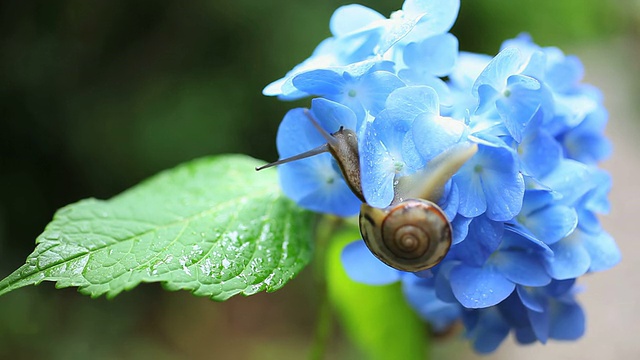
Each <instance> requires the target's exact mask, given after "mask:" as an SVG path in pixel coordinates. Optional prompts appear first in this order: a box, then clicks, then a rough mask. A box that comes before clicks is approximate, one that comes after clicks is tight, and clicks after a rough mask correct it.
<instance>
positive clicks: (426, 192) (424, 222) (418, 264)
mask: <svg viewBox="0 0 640 360" xmlns="http://www.w3.org/2000/svg"><path fill="white" fill-rule="evenodd" d="M305 115H306V116H307V118H308V119H309V120H310V121H311V123H312V124H313V126H314V127H315V128H316V129H317V130H318V131H319V132H320V134H321V135H322V136H323V137H324V138H325V140H326V141H327V143H325V144H323V145H321V146H319V147H317V148H315V149H312V150H309V151H307V152H304V153H302V154H298V155H295V156H292V157H289V158H286V159H281V160H278V161H276V162H273V163H270V164H266V165H263V166H260V167H257V168H256V170H262V169H266V168H269V167H272V166H276V165H281V164H285V163H288V162H291V161H295V160H300V159H304V158H307V157H310V156H314V155H317V154H320V153H324V152H329V153H331V155H332V156H333V158H334V159H335V160H336V162H337V163H338V166H339V168H340V170H341V172H342V175H343V177H344V179H345V181H346V183H347V184H348V186H349V188H350V189H351V190H352V191H353V193H354V194H355V195H356V196H357V197H358V198H359V199H360V200H361V201H362V205H361V207H360V216H359V225H360V234H361V235H362V238H363V240H364V242H365V244H366V245H367V247H368V248H369V250H370V251H371V252H372V253H373V254H374V255H375V256H376V257H377V258H378V259H380V260H381V261H382V262H383V263H385V264H387V265H389V266H391V267H392V268H395V269H398V270H402V271H410V272H417V271H421V270H426V269H430V268H432V267H434V266H435V265H437V264H438V263H439V262H440V261H442V259H443V258H444V257H445V256H446V254H447V252H448V251H449V248H450V247H451V241H452V233H453V231H452V228H451V223H450V222H449V220H448V219H447V217H446V215H445V214H444V212H443V211H442V209H441V208H440V207H439V206H438V205H437V204H436V203H435V202H436V201H437V200H439V199H440V197H441V196H442V190H443V189H444V185H445V184H446V182H447V181H448V180H449V179H450V178H451V176H453V174H455V173H456V172H457V171H458V169H459V168H460V167H461V166H462V165H463V164H464V163H465V162H466V161H467V160H469V159H470V158H471V157H472V156H473V155H474V154H475V153H476V151H477V149H478V148H477V145H476V144H472V143H467V142H463V143H459V144H457V145H454V146H452V147H451V148H449V149H447V150H445V151H444V152H443V153H441V154H440V155H438V156H436V157H435V158H434V159H432V160H431V161H430V162H429V163H428V164H427V166H426V167H425V169H423V170H421V171H419V172H418V173H416V174H413V175H409V176H404V177H401V178H400V179H399V180H398V181H397V184H396V185H395V187H394V199H393V201H392V202H391V204H390V205H389V206H388V207H386V208H384V209H381V208H376V207H373V206H370V205H368V204H367V203H366V200H365V198H364V195H363V192H362V186H361V178H360V156H359V151H358V140H357V136H356V133H355V132H354V131H353V130H350V129H345V128H343V127H340V129H339V130H338V131H336V132H334V133H332V134H330V133H328V132H327V131H326V130H324V129H323V128H322V127H321V126H320V124H319V123H318V122H317V121H316V120H315V119H314V118H313V116H312V115H311V113H310V112H309V111H308V110H305Z"/></svg>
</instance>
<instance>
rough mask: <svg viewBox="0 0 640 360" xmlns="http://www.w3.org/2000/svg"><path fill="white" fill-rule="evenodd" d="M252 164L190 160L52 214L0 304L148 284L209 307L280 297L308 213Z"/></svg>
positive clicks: (305, 242)
mask: <svg viewBox="0 0 640 360" xmlns="http://www.w3.org/2000/svg"><path fill="white" fill-rule="evenodd" d="M259 164H260V162H259V161H257V160H255V159H251V158H249V157H247V156H243V155H225V156H219V157H209V158H203V159H199V160H194V161H192V162H189V163H186V164H183V165H180V166H178V167H176V168H174V169H172V170H168V171H165V172H162V173H160V174H158V175H156V176H154V177H152V178H150V179H148V180H146V181H144V182H142V183H141V184H139V185H137V186H135V187H133V188H131V189H129V190H127V191H125V192H124V193H122V194H120V195H117V196H115V197H113V198H112V199H110V200H106V201H102V200H96V199H86V200H82V201H79V202H77V203H75V204H71V205H68V206H66V207H64V208H62V209H60V210H58V212H56V214H55V216H54V218H53V221H52V222H51V223H49V225H47V227H46V229H45V231H44V232H43V233H42V234H41V235H40V236H39V237H38V238H37V240H36V243H37V244H38V245H37V247H36V249H35V251H34V252H33V253H32V254H31V255H29V257H28V258H27V261H26V264H25V265H23V266H22V267H20V268H19V269H18V270H16V271H15V272H14V273H13V274H11V275H9V276H8V277H7V278H6V279H4V280H2V281H1V282H0V295H2V294H5V293H7V292H9V291H12V290H14V289H17V288H20V287H23V286H26V285H32V284H39V283H40V282H42V281H45V280H46V281H55V282H56V287H58V288H62V287H68V286H77V287H79V291H80V292H81V293H83V294H88V295H91V296H92V297H97V296H100V295H102V294H106V296H107V297H113V296H115V295H117V294H118V293H120V292H121V291H123V290H130V289H132V288H134V287H135V286H136V285H138V284H139V283H141V282H156V281H159V282H162V284H163V285H164V286H165V288H167V289H169V290H189V291H191V292H193V294H195V295H198V296H208V297H211V298H212V299H214V300H225V299H228V298H229V297H231V296H233V295H236V294H243V295H251V294H254V293H257V292H259V291H263V290H265V291H269V292H270V291H275V290H277V289H279V288H281V287H282V286H283V285H284V284H285V283H286V282H287V281H289V280H290V279H291V278H293V277H294V276H295V275H296V274H297V273H298V272H300V270H301V269H302V268H303V267H304V266H305V265H306V264H307V263H308V262H309V260H310V258H311V247H312V243H311V225H312V221H313V214H312V213H310V212H308V211H305V210H302V209H300V208H299V207H297V206H296V205H295V204H294V203H293V202H292V201H291V200H289V199H287V198H285V197H284V195H283V194H282V193H281V191H280V187H279V186H278V180H277V175H276V172H275V170H265V171H261V172H259V173H258V172H256V171H255V170H254V167H255V166H256V165H259Z"/></svg>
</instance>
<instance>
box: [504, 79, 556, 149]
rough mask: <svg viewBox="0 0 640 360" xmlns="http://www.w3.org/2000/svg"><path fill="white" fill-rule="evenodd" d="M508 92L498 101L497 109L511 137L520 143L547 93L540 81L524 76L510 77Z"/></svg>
mask: <svg viewBox="0 0 640 360" xmlns="http://www.w3.org/2000/svg"><path fill="white" fill-rule="evenodd" d="M506 91H508V92H509V95H508V96H507V95H504V97H502V98H500V99H498V100H497V101H496V108H497V109H498V113H499V114H500V117H501V118H502V119H504V124H505V126H506V127H507V129H508V130H509V133H510V134H511V136H512V137H513V138H514V139H515V140H516V141H517V142H520V141H522V135H523V133H524V130H525V128H526V127H527V125H528V124H529V121H531V119H532V118H533V115H534V114H535V113H536V111H538V109H539V108H540V106H541V104H542V102H543V99H542V97H543V96H544V95H545V92H544V91H542V88H541V85H540V83H539V82H538V80H536V79H534V78H531V77H528V76H524V75H512V76H509V78H508V80H507V90H506Z"/></svg>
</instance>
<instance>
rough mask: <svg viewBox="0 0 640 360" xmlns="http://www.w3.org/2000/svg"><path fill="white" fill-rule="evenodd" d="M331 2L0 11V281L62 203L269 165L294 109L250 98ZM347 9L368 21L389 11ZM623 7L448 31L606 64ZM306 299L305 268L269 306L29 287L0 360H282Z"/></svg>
mask: <svg viewBox="0 0 640 360" xmlns="http://www.w3.org/2000/svg"><path fill="white" fill-rule="evenodd" d="M347 3H349V2H348V1H337V0H331V1H326V0H325V1H315V2H309V1H307V2H301V1H295V0H272V1H258V0H236V1H222V0H211V1H193V2H184V1H125V0H118V1H101V2H98V1H80V0H77V1H56V2H53V1H2V2H0V276H1V277H4V276H6V275H8V274H9V273H10V272H11V271H12V270H14V269H15V268H17V267H18V266H20V265H21V264H23V262H24V259H25V258H26V256H27V255H28V254H29V253H30V252H31V251H32V250H33V247H34V239H35V238H36V236H37V235H38V234H39V233H40V232H41V231H42V229H43V228H44V226H45V225H46V224H47V223H48V222H49V220H50V219H51V217H52V215H53V213H54V212H55V210H56V209H57V208H59V207H61V206H64V205H66V204H68V203H71V202H75V201H77V200H79V199H82V198H85V197H97V198H103V199H104V198H109V197H111V196H113V195H115V194H117V193H119V192H121V191H123V190H125V189H126V188H128V187H130V186H133V185H134V184H136V183H138V182H139V181H141V180H142V179H144V178H146V177H149V176H151V175H153V174H155V173H157V172H158V171H160V170H163V169H166V168H169V167H173V166H175V165H177V164H179V163H181V162H184V161H188V160H191V159H193V158H196V157H200V156H206V155H211V154H216V153H228V152H240V153H246V154H249V155H251V156H254V157H258V158H262V159H268V160H273V159H276V158H277V153H276V150H275V133H276V129H277V126H278V123H279V121H280V119H281V118H282V116H283V115H284V113H285V112H286V111H287V110H288V109H290V108H292V107H294V106H306V105H307V104H308V103H307V102H306V101H300V102H296V103H283V102H279V101H278V100H277V99H275V98H267V97H264V96H262V95H261V90H262V88H263V87H264V86H265V85H266V84H268V83H269V82H271V81H273V80H275V79H277V78H279V77H281V76H282V75H283V74H284V73H285V72H286V71H287V70H288V69H290V68H291V67H292V66H294V65H295V64H297V63H298V62H300V61H301V60H303V59H304V58H306V57H307V56H308V55H309V54H310V53H311V51H312V50H313V48H314V47H315V46H316V44H317V43H318V42H319V41H320V40H322V39H324V38H325V37H327V36H329V30H328V21H329V18H330V16H331V13H332V12H333V10H334V9H335V8H336V7H338V6H340V5H343V4H347ZM360 3H361V4H364V5H367V6H369V7H372V8H374V9H376V10H378V11H379V12H381V13H382V14H385V15H388V14H389V13H390V12H391V11H393V10H395V9H397V8H399V7H400V6H401V1H400V0H396V1H389V0H379V1H375V0H370V1H361V2H360ZM639 9H640V2H639V1H635V0H617V1H600V0H562V1H558V0H520V1H512V0H483V1H480V0H466V1H465V0H462V8H461V13H460V16H459V18H458V21H457V23H456V25H455V26H454V28H453V30H452V32H453V33H454V34H456V35H457V36H458V38H459V40H460V47H461V49H463V50H468V51H478V52H486V53H489V54H495V53H496V52H497V50H498V48H499V46H500V43H501V41H502V40H504V39H507V38H511V37H513V36H515V35H517V34H518V33H519V32H522V31H528V32H529V33H531V34H532V35H533V37H534V40H536V41H537V42H538V43H539V44H541V45H545V46H548V45H557V46H560V47H562V48H563V49H565V50H567V52H569V53H571V50H576V49H580V48H581V46H591V44H596V46H598V47H599V48H600V49H601V51H609V50H607V49H608V47H607V44H609V43H610V42H614V41H618V40H619V39H624V40H623V41H625V42H628V43H630V44H637V43H638V39H640V37H639V24H640V15H639V13H640V11H639ZM636 46H637V45H636ZM636 53H637V52H636ZM612 56H615V55H612ZM588 71H589V69H587V72H588ZM634 76H637V73H634ZM636 89H637V90H640V88H638V87H637V85H636ZM317 295H318V293H317V292H316V290H314V288H313V274H312V271H311V270H307V271H305V272H303V273H302V274H301V275H300V276H299V278H298V279H296V280H295V281H293V282H292V283H291V285H290V286H288V287H285V289H283V290H281V291H279V292H277V293H274V294H260V295H256V296H254V297H251V298H237V299H232V300H230V301H228V302H226V303H214V302H211V301H209V300H208V299H201V298H195V297H193V296H191V295H190V294H188V293H169V292H165V291H163V290H162V289H161V287H160V286H158V285H156V284H147V285H142V286H140V287H139V288H137V289H135V290H134V291H132V292H129V293H125V294H122V295H120V296H118V297H116V298H115V299H114V300H111V301H108V300H105V299H102V298H101V299H95V300H92V299H90V298H88V297H84V296H81V295H79V294H77V293H76V292H75V290H73V289H64V290H55V289H54V287H53V285H52V284H50V283H49V284H42V285H40V286H38V287H33V288H27V289H21V290H18V291H16V292H14V293H12V294H8V295H6V296H3V297H2V298H0V358H2V359H5V358H6V359H36V358H42V359H86V358H92V359H116V358H118V359H122V358H124V359H139V358H157V359H183V358H193V359H200V358H202V359H206V358H216V359H217V358H227V357H233V358H236V359H245V358H246V359H265V358H274V359H282V358H292V359H296V358H300V357H301V354H307V353H308V351H309V348H310V347H311V343H312V341H313V332H314V319H315V316H316V315H315V313H316V310H317V302H318V301H317V300H316V297H317ZM330 344H331V349H330V350H329V355H331V356H332V357H342V358H353V357H357V356H358V355H357V354H358V353H357V350H356V349H353V348H352V347H351V346H350V345H349V344H348V343H347V342H346V341H345V340H344V339H343V338H342V337H341V335H340V330H339V329H336V331H335V332H334V338H332V340H331V342H330Z"/></svg>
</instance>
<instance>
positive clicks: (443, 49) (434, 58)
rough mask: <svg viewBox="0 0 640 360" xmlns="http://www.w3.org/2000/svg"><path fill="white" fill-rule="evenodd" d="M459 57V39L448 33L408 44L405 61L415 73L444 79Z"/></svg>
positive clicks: (404, 54) (404, 53) (404, 55)
mask: <svg viewBox="0 0 640 360" xmlns="http://www.w3.org/2000/svg"><path fill="white" fill-rule="evenodd" d="M457 55H458V39H457V38H456V37H455V36H453V35H452V34H449V33H447V34H442V35H436V36H433V37H429V38H426V39H425V40H423V41H421V42H412V43H409V44H407V46H406V47H405V48H404V52H403V61H404V63H405V64H406V65H407V66H408V67H409V68H410V69H412V70H414V71H418V72H423V73H426V74H430V75H435V76H439V77H442V76H446V75H448V74H449V72H450V71H451V69H452V68H453V65H454V64H455V61H456V57H457Z"/></svg>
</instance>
